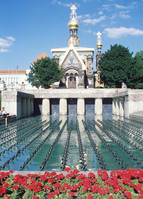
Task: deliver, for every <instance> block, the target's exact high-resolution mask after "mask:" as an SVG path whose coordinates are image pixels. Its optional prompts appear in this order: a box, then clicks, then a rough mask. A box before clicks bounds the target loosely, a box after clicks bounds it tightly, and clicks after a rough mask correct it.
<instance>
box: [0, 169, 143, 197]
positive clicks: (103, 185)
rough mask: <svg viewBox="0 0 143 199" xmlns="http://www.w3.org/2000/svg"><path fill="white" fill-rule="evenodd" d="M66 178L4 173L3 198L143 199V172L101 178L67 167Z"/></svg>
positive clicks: (1, 177)
mask: <svg viewBox="0 0 143 199" xmlns="http://www.w3.org/2000/svg"><path fill="white" fill-rule="evenodd" d="M65 171H66V175H64V174H63V173H61V174H57V173H56V172H47V171H46V172H45V173H44V174H43V175H40V174H27V176H22V175H19V174H18V175H13V171H9V172H0V198H1V199H10V198H12V199H21V198H23V199H27V198H28V199H38V198H39V199H48V198H61V199H66V198H79V199H80V198H81V199H86V198H88V199H93V198H98V199H100V198H107V199H114V198H116V199H117V198H122V199H123V198H128V199H133V198H134V199H136V198H140V199H143V170H140V169H127V170H123V171H121V170H116V171H111V172H110V175H108V173H107V172H106V171H101V170H99V171H98V172H97V174H98V175H97V176H96V175H95V174H94V173H92V172H90V173H88V174H87V175H85V174H84V173H80V172H79V170H77V169H75V170H73V171H71V170H70V168H66V169H65Z"/></svg>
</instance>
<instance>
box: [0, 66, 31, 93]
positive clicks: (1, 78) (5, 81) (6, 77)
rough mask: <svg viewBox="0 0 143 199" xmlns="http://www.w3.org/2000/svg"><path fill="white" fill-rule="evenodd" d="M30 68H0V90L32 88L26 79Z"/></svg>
mask: <svg viewBox="0 0 143 199" xmlns="http://www.w3.org/2000/svg"><path fill="white" fill-rule="evenodd" d="M29 72H30V69H26V70H0V90H5V89H14V88H16V89H22V88H24V87H25V88H32V86H31V84H30V83H29V81H28V74H29Z"/></svg>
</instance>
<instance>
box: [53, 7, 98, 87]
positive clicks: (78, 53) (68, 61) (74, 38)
mask: <svg viewBox="0 0 143 199" xmlns="http://www.w3.org/2000/svg"><path fill="white" fill-rule="evenodd" d="M76 9H77V8H76V7H75V5H73V6H72V7H71V10H72V11H71V20H70V21H69V23H68V28H69V30H70V37H69V39H68V47H65V48H56V49H52V50H51V52H52V54H53V59H54V60H55V61H56V62H57V63H58V64H59V65H60V66H61V67H63V69H64V71H65V74H64V78H63V83H64V85H65V87H66V88H94V74H93V59H94V48H84V47H79V38H78V29H79V23H78V21H77V14H76Z"/></svg>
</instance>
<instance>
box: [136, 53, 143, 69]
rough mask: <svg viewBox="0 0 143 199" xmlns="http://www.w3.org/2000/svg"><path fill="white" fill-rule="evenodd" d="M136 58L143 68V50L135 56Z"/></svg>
mask: <svg viewBox="0 0 143 199" xmlns="http://www.w3.org/2000/svg"><path fill="white" fill-rule="evenodd" d="M135 58H136V59H137V60H138V64H139V65H141V66H142V67H143V50H142V51H140V52H137V53H136V55H135Z"/></svg>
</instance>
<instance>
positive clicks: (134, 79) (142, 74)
mask: <svg viewBox="0 0 143 199" xmlns="http://www.w3.org/2000/svg"><path fill="white" fill-rule="evenodd" d="M142 52H143V51H142ZM138 55H139V54H138V53H137V54H136V55H135V57H134V58H133V61H132V68H131V69H130V71H129V80H130V88H135V89H139V88H142V89H143V59H141V57H140V56H138Z"/></svg>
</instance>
